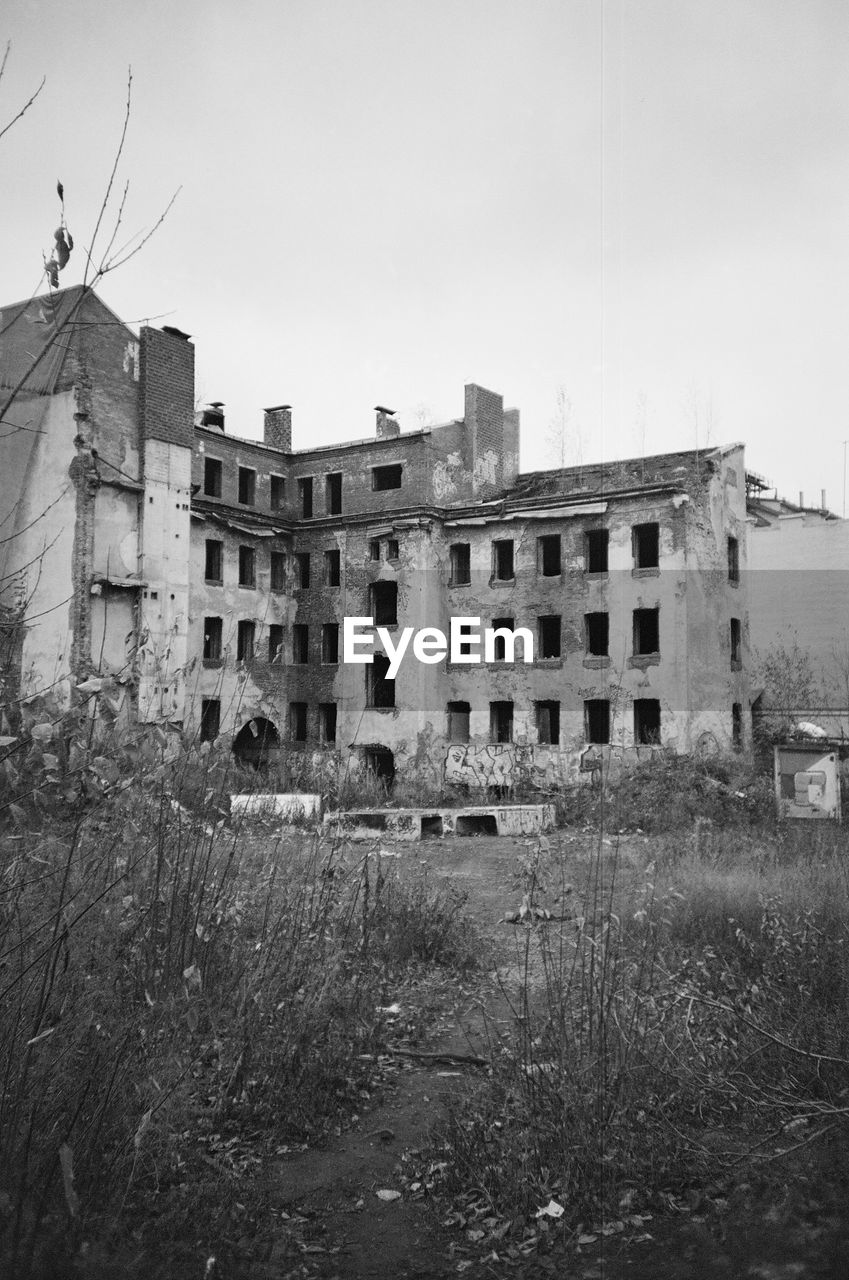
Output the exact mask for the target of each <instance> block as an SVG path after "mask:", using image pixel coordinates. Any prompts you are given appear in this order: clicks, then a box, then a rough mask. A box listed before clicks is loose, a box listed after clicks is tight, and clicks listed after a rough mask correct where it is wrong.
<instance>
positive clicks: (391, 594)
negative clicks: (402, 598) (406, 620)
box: [368, 582, 398, 627]
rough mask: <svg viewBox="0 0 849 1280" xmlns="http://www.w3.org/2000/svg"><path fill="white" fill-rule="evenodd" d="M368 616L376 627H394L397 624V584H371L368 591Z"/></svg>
mask: <svg viewBox="0 0 849 1280" xmlns="http://www.w3.org/2000/svg"><path fill="white" fill-rule="evenodd" d="M368 594H369V616H370V617H372V618H374V625H375V626H376V627H394V626H395V625H396V623H397V622H398V583H397V582H373V583H372V584H371V586H370V587H369V589H368Z"/></svg>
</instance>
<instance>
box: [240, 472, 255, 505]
mask: <svg viewBox="0 0 849 1280" xmlns="http://www.w3.org/2000/svg"><path fill="white" fill-rule="evenodd" d="M255 501H256V472H255V471H254V470H253V468H252V467H239V502H240V503H241V504H242V506H243V507H252V506H253V505H254V502H255Z"/></svg>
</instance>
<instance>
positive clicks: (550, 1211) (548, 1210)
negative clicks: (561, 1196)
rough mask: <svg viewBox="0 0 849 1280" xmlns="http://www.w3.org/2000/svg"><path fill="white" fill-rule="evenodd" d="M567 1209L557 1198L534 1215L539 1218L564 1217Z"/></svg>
mask: <svg viewBox="0 0 849 1280" xmlns="http://www.w3.org/2000/svg"><path fill="white" fill-rule="evenodd" d="M565 1212H566V1210H565V1209H564V1208H563V1205H562V1204H558V1203H557V1201H556V1200H549V1202H548V1204H547V1205H544V1206H543V1208H542V1209H537V1211H536V1214H535V1215H534V1216H535V1217H537V1218H562V1217H563V1215H564V1213H565Z"/></svg>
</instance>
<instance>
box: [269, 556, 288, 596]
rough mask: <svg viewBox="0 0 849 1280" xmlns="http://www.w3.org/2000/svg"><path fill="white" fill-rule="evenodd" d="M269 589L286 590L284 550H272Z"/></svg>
mask: <svg viewBox="0 0 849 1280" xmlns="http://www.w3.org/2000/svg"><path fill="white" fill-rule="evenodd" d="M270 563H271V590H272V591H285V590H286V553H285V551H272V553H271V558H270Z"/></svg>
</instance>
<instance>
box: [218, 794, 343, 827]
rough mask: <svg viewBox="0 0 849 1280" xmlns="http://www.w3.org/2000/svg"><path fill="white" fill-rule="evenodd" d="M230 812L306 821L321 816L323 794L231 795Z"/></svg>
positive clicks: (253, 816)
mask: <svg viewBox="0 0 849 1280" xmlns="http://www.w3.org/2000/svg"><path fill="white" fill-rule="evenodd" d="M230 813H231V815H232V816H233V817H236V816H238V815H239V814H242V815H243V816H244V817H250V818H281V819H282V821H283V822H306V821H308V820H309V819H315V820H318V819H320V818H321V796H320V795H313V794H311V793H310V792H301V791H292V792H277V793H275V794H272V795H265V794H261V793H250V794H248V795H231V796H230Z"/></svg>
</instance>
